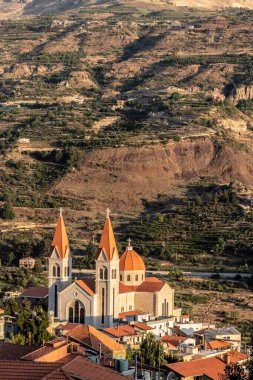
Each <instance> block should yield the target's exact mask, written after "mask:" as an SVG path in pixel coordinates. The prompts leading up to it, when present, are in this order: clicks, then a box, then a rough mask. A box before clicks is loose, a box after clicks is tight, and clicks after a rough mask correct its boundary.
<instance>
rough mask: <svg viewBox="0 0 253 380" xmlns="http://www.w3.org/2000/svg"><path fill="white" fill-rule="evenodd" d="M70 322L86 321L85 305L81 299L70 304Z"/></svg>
mask: <svg viewBox="0 0 253 380" xmlns="http://www.w3.org/2000/svg"><path fill="white" fill-rule="evenodd" d="M67 311H68V321H69V323H85V307H84V305H83V304H82V302H80V301H74V302H73V303H71V304H70V305H69V306H68V310H67Z"/></svg>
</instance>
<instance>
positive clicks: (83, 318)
mask: <svg viewBox="0 0 253 380" xmlns="http://www.w3.org/2000/svg"><path fill="white" fill-rule="evenodd" d="M80 323H85V311H84V308H83V307H81V309H80Z"/></svg>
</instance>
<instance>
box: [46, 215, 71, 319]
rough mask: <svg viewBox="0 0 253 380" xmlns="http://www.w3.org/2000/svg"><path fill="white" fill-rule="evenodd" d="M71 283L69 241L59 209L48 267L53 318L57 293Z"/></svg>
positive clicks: (49, 297)
mask: <svg viewBox="0 0 253 380" xmlns="http://www.w3.org/2000/svg"><path fill="white" fill-rule="evenodd" d="M71 282H72V257H71V252H70V248H69V241H68V237H67V232H66V228H65V224H64V219H63V216H62V208H60V216H59V218H58V221H57V225H56V228H55V233H54V239H53V242H52V250H51V256H50V258H49V267H48V286H49V294H48V311H49V313H50V314H51V315H52V316H53V317H54V318H56V319H57V318H58V317H59V305H58V293H59V292H61V291H62V290H63V289H65V288H66V287H67V286H68V285H70V284H71Z"/></svg>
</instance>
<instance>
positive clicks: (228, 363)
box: [225, 353, 231, 365]
mask: <svg viewBox="0 0 253 380" xmlns="http://www.w3.org/2000/svg"><path fill="white" fill-rule="evenodd" d="M225 363H226V364H227V365H230V364H231V355H230V354H229V353H227V354H226V355H225Z"/></svg>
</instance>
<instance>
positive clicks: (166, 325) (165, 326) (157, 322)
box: [147, 318, 174, 338]
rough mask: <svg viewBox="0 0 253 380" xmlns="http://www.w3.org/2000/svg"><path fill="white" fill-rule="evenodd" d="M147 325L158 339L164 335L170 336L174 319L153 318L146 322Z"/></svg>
mask: <svg viewBox="0 0 253 380" xmlns="http://www.w3.org/2000/svg"><path fill="white" fill-rule="evenodd" d="M147 325H148V326H150V327H152V328H153V331H152V333H153V334H154V335H155V336H156V337H157V338H160V337H162V336H164V335H170V334H171V329H172V328H173V326H174V318H155V319H152V320H151V321H148V322H147Z"/></svg>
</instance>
